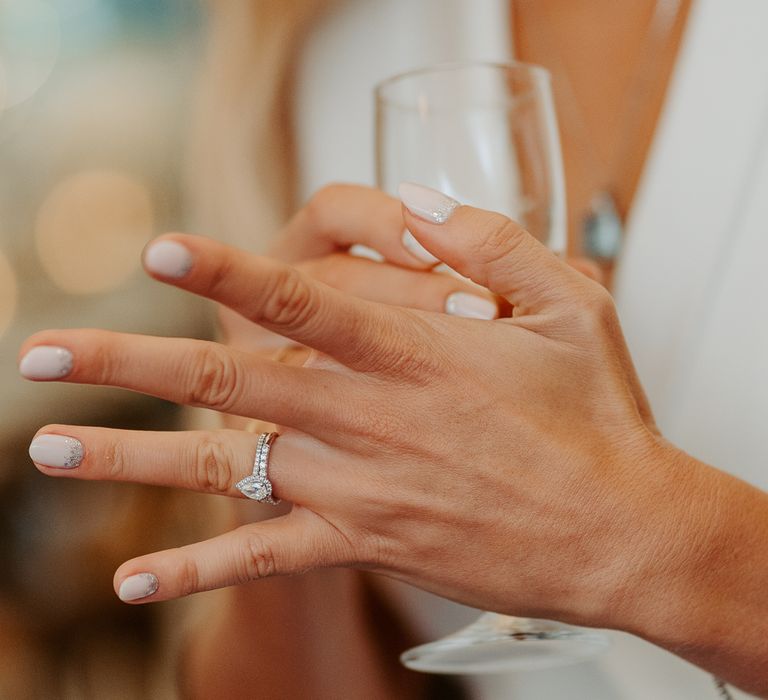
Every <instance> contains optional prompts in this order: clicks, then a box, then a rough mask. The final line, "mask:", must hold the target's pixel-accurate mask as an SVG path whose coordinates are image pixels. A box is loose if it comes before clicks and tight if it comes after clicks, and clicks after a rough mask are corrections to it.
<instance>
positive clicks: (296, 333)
mask: <svg viewBox="0 0 768 700" xmlns="http://www.w3.org/2000/svg"><path fill="white" fill-rule="evenodd" d="M144 266H145V268H146V269H147V271H148V272H149V273H150V274H152V275H153V276H154V277H156V278H158V279H161V280H162V281H164V282H168V283H170V284H174V285H176V286H178V287H181V288H183V289H187V290H189V291H190V292H194V293H196V294H200V295H201V296H204V297H207V298H209V299H212V300H214V301H217V302H219V303H221V304H224V305H225V306H228V307H229V308H231V309H233V310H234V311H237V312H238V313H239V314H241V315H242V316H245V317H246V318H248V319H250V320H251V321H254V322H255V323H258V324H259V325H261V326H264V327H265V328H267V329H269V330H272V331H275V332H276V333H279V334H280V335H283V336H285V337H287V338H290V339H291V340H295V341H296V342H298V343H301V344H302V345H307V346H309V347H311V348H314V349H316V350H319V351H321V352H323V353H325V354H327V355H331V356H332V357H334V358H336V359H337V360H339V362H341V363H343V364H345V365H347V366H349V367H354V368H357V369H362V370H371V369H375V368H381V367H382V366H386V365H388V364H389V362H388V360H387V357H388V355H389V354H391V353H392V352H393V351H395V348H393V347H391V345H392V344H391V342H387V339H391V338H393V337H399V336H400V335H401V334H402V332H403V331H404V330H406V329H405V328H404V325H407V324H409V323H410V324H411V325H412V326H413V328H412V329H410V332H409V333H408V334H409V335H411V336H414V337H416V338H418V337H419V328H420V326H419V324H417V323H416V321H415V320H413V319H411V318H410V317H409V316H407V315H406V314H404V313H402V312H398V310H397V309H395V308H394V307H387V306H384V305H381V304H374V303H371V302H366V301H363V300H362V299H358V298H355V297H352V296H348V295H346V294H343V293H341V292H339V291H337V290H335V289H333V288H331V287H328V286H327V285H324V284H322V283H320V282H316V281H315V280H313V279H311V278H310V277H308V276H307V275H304V274H302V273H301V272H299V271H298V270H296V269H295V268H292V267H290V266H288V265H285V264H283V263H279V262H277V261H275V260H271V259H268V258H263V257H259V256H256V255H251V254H249V253H245V252H244V251H241V250H238V249H236V248H232V247H230V246H227V245H224V244H223V243H219V242H217V241H213V240H211V239H207V238H203V237H201V236H190V235H183V234H171V235H168V236H164V237H162V238H160V239H159V240H156V241H154V242H152V243H151V244H150V245H149V246H148V247H147V249H146V250H145V253H144ZM395 329H397V330H395Z"/></svg>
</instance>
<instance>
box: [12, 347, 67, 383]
mask: <svg viewBox="0 0 768 700" xmlns="http://www.w3.org/2000/svg"><path fill="white" fill-rule="evenodd" d="M71 371H72V353H71V352H70V351H69V350H67V349H66V348H59V347H55V346H53V345H38V346H37V347H36V348H32V349H31V350H30V351H29V352H28V353H27V354H26V355H24V357H22V358H21V362H20V363H19V372H21V376H22V377H26V378H27V379H62V378H63V377H66V376H67V375H68V374H69V373H70V372H71Z"/></svg>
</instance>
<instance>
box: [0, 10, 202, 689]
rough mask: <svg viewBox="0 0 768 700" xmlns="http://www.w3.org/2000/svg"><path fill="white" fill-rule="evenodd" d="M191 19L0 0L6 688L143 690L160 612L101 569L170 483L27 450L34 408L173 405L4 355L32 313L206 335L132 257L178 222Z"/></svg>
mask: <svg viewBox="0 0 768 700" xmlns="http://www.w3.org/2000/svg"><path fill="white" fill-rule="evenodd" d="M200 24H201V12H200V8H199V6H198V4H197V3H196V2H193V1H190V0H163V2H157V1H155V0H131V1H130V2H125V1H120V0H50V1H46V0H0V426H1V427H0V698H3V700H4V699H5V698H25V697H59V696H61V697H79V696H81V695H82V696H90V697H128V696H130V695H131V694H132V693H131V691H130V690H129V689H132V690H134V691H135V694H136V696H137V697H140V696H142V695H143V696H145V697H146V696H147V694H146V688H142V687H141V684H142V683H143V678H144V677H145V676H146V674H142V673H140V672H138V669H139V667H140V666H141V664H143V663H144V661H145V657H146V651H147V647H148V644H149V643H150V641H151V640H152V639H153V638H154V636H155V635H154V629H153V625H154V624H155V622H154V621H153V619H152V618H151V611H144V610H142V609H139V608H128V607H126V606H124V605H121V604H120V603H119V602H118V601H117V599H116V598H115V596H114V594H113V593H112V585H111V580H112V575H113V573H114V568H115V565H116V563H118V562H119V561H120V560H121V559H122V558H125V557H127V556H133V555H135V554H137V553H139V552H141V551H147V548H148V547H150V546H152V543H153V542H156V540H154V539H153V538H154V533H155V532H156V530H157V529H158V528H160V527H161V526H162V525H164V524H163V523H160V522H158V519H159V518H167V515H168V512H169V510H171V509H169V508H167V507H163V508H159V507H157V506H158V505H160V502H161V501H163V502H164V503H163V505H168V503H167V502H168V500H169V498H171V497H170V496H169V494H168V493H165V492H160V491H155V490H152V489H145V488H140V487H133V486H131V487H122V488H119V489H115V488H113V487H111V486H110V485H108V484H96V483H75V482H71V483H67V482H64V481H59V480H51V479H46V478H45V477H43V476H42V475H40V474H38V473H36V470H35V469H34V468H33V467H32V465H31V464H30V462H29V458H28V457H27V455H26V448H27V445H28V444H29V441H30V439H31V437H32V436H33V435H34V432H35V431H36V430H37V429H38V428H39V427H41V426H43V425H45V424H46V423H51V422H58V423H93V424H103V425H115V426H120V427H137V428H146V427H155V428H157V427H158V426H165V427H171V426H173V425H174V424H175V423H176V422H177V419H178V415H177V410H176V409H175V408H174V407H172V406H169V405H167V404H164V403H162V402H160V401H155V400H151V399H147V398H142V397H138V396H135V395H130V394H128V393H127V392H117V391H108V390H95V389H91V388H85V387H74V386H64V385H61V386H55V385H36V386H31V385H29V384H28V383H25V382H23V381H22V380H21V379H20V378H19V377H18V372H17V369H16V355H17V352H18V348H19V346H20V344H21V342H22V341H23V339H24V338H25V337H27V336H28V335H29V334H31V333H33V332H35V331H36V330H39V329H43V328H56V327H69V326H78V327H83V326H94V327H104V328H111V329H120V330H126V331H137V332H143V333H156V334H166V335H174V334H179V335H187V334H193V335H205V334H207V333H208V332H209V322H208V320H207V318H208V314H206V313H205V311H204V309H203V308H202V306H201V305H200V304H197V303H195V302H194V300H192V299H191V298H188V296H184V295H182V294H181V293H179V292H177V291H176V290H173V289H168V288H165V287H163V286H162V285H159V284H157V283H155V282H153V281H151V280H149V279H148V278H147V277H146V276H145V275H144V274H143V273H142V272H141V271H140V269H139V260H140V253H141V250H142V248H143V246H144V245H145V243H146V242H147V241H148V240H149V239H150V238H151V237H153V236H155V235H157V234H158V233H160V232H163V231H166V230H173V229H180V228H184V224H185V220H184V207H183V203H182V193H181V186H180V182H181V181H182V178H181V173H182V169H183V160H182V149H183V144H184V142H185V140H186V137H187V134H186V132H187V130H188V128H189V126H188V125H189V118H188V114H189V111H190V109H191V101H192V95H193V89H192V86H193V77H194V76H195V74H196V71H197V70H198V67H199V55H200V43H201V42H200V34H201V32H200ZM158 514H160V515H158ZM73 658H80V659H81V660H82V662H81V663H77V664H71V663H69V662H70V661H71V660H72V659H73ZM86 660H92V662H91V661H86ZM72 669H76V670H75V671H73V670H72ZM73 674H74V675H73ZM121 674H122V677H120V675H121ZM108 676H111V679H110V680H111V681H112V682H111V683H105V682H104V680H105V678H106V677H108Z"/></svg>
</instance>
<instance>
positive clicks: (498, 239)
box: [473, 214, 524, 265]
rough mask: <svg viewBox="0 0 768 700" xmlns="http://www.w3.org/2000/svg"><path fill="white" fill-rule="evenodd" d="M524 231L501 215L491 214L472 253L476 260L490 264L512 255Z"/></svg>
mask: <svg viewBox="0 0 768 700" xmlns="http://www.w3.org/2000/svg"><path fill="white" fill-rule="evenodd" d="M523 234H524V230H523V229H522V228H521V227H520V226H519V225H518V224H516V223H515V222H514V221H512V220H511V219H508V218H507V217H506V216H503V215H502V214H491V215H490V219H489V220H488V221H487V222H486V223H485V224H484V226H483V233H482V234H481V235H480V236H479V237H478V239H477V241H476V242H475V246H474V247H475V250H474V251H473V253H474V255H475V256H476V258H477V260H479V261H481V262H482V263H484V264H486V265H487V264H492V263H494V262H497V261H498V260H501V259H502V258H505V257H507V256H508V255H510V254H512V253H513V252H514V250H515V249H516V248H517V246H519V245H520V243H521V242H522V240H523V238H524V235H523Z"/></svg>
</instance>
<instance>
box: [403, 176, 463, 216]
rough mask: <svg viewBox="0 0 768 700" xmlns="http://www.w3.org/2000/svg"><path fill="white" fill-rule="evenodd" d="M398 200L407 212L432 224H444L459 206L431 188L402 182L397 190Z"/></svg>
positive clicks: (451, 199) (453, 200)
mask: <svg viewBox="0 0 768 700" xmlns="http://www.w3.org/2000/svg"><path fill="white" fill-rule="evenodd" d="M398 192H399V193H400V199H401V200H402V202H403V204H405V206H406V207H407V208H408V211H410V212H411V214H414V215H415V216H418V217H420V218H422V219H426V220H427V221H431V222H432V223H433V224H444V223H445V222H446V221H448V219H450V218H451V214H453V212H454V210H455V209H456V208H457V207H459V206H461V205H460V204H459V203H458V202H457V201H456V200H455V199H453V198H451V197H449V196H448V195H446V194H443V193H442V192H438V191H437V190H433V189H432V188H431V187H424V185H417V184H415V183H413V182H402V183H400V187H399V188H398Z"/></svg>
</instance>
